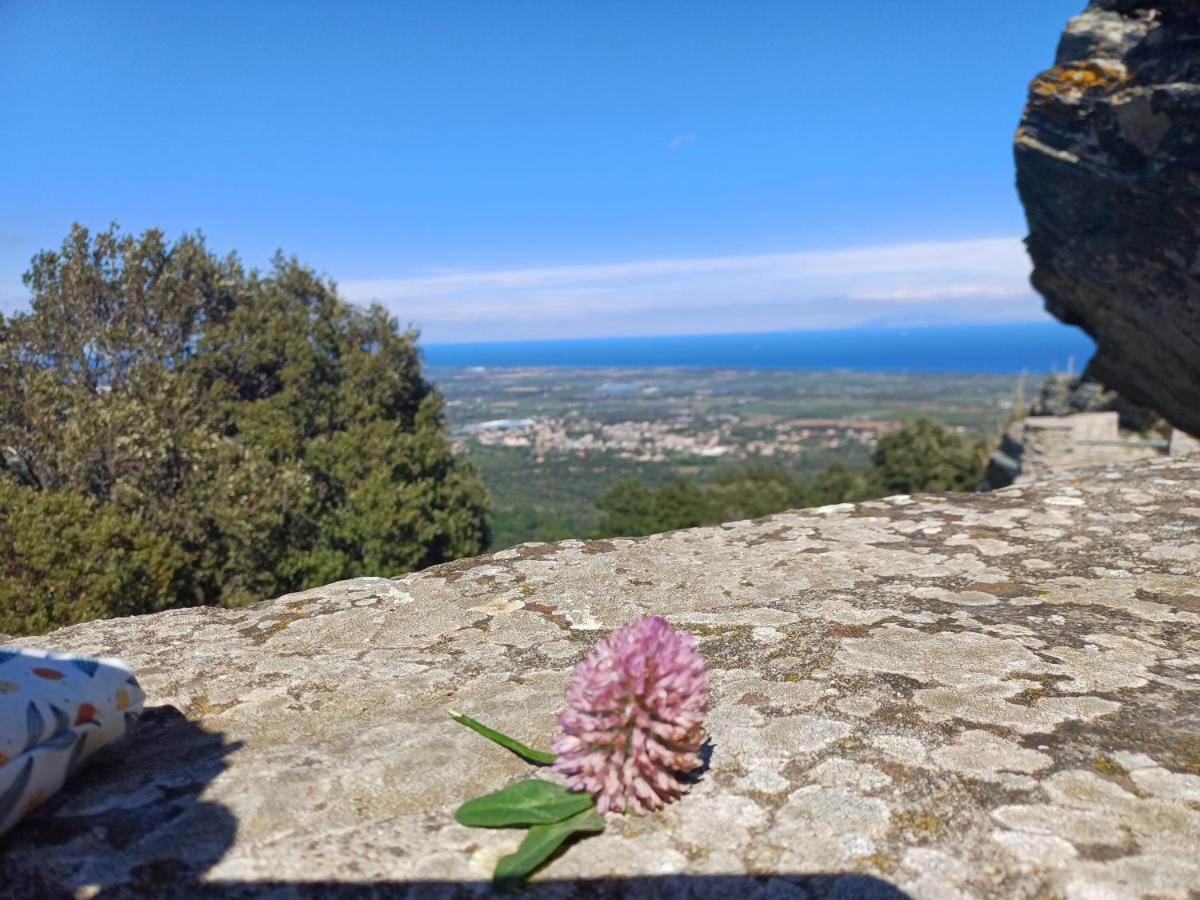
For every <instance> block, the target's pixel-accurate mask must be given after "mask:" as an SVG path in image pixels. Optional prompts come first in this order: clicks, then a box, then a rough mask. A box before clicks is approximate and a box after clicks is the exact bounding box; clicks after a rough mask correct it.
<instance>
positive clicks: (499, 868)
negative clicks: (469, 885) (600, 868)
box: [492, 797, 604, 890]
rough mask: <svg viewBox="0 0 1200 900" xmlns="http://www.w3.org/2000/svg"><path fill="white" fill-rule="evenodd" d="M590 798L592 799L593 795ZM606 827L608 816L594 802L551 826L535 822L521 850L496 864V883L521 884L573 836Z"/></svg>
mask: <svg viewBox="0 0 1200 900" xmlns="http://www.w3.org/2000/svg"><path fill="white" fill-rule="evenodd" d="M588 799H589V801H590V800H591V798H590V797H589V798H588ZM603 830H604V818H603V817H602V816H601V815H600V813H598V812H597V811H596V807H595V806H592V805H591V804H590V803H589V806H588V808H587V809H585V810H584V811H583V812H579V813H576V814H575V815H573V816H571V817H570V818H569V819H563V820H562V821H561V822H553V823H551V824H549V825H534V826H533V827H532V828H530V829H529V834H527V835H525V840H523V841H521V846H520V847H518V848H517V851H516V852H515V853H510V854H508V856H503V857H501V858H500V862H498V863H496V871H495V872H494V873H493V874H492V883H493V884H494V885H495V886H496V887H498V888H501V889H503V890H510V889H512V888H515V887H519V886H520V884H521V882H523V881H524V880H525V879H526V878H528V877H529V876H530V875H531V874H532V873H533V871H534V869H536V868H537V867H538V866H540V865H541V864H542V863H544V862H545V861H546V860H547V859H549V858H550V855H551V854H552V853H554V851H555V850H557V849H558V848H559V847H561V846H562V843H563V841H565V840H566V839H567V838H569V837H570V836H571V835H573V834H577V833H579V832H591V833H594V832H597V831H603Z"/></svg>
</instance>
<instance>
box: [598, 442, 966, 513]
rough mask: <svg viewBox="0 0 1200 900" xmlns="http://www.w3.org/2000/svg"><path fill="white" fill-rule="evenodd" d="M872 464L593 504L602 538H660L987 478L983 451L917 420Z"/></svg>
mask: <svg viewBox="0 0 1200 900" xmlns="http://www.w3.org/2000/svg"><path fill="white" fill-rule="evenodd" d="M871 459H872V463H873V466H872V467H871V468H870V469H865V468H856V467H854V466H851V465H849V464H848V463H845V462H842V461H837V462H833V463H830V464H829V465H828V466H827V467H826V468H825V469H824V470H823V471H822V472H820V473H819V474H818V475H816V476H814V477H813V478H807V479H806V478H798V477H796V476H795V475H793V474H791V473H790V472H787V471H785V470H783V469H780V468H775V467H770V466H751V467H748V468H745V469H740V470H734V471H730V472H725V473H722V474H721V475H718V476H717V477H716V478H715V479H713V481H712V482H710V483H708V484H702V485H696V484H692V483H690V482H684V481H676V482H668V483H666V484H663V485H657V486H655V485H647V484H643V483H641V482H638V481H625V482H622V483H621V484H618V485H616V486H615V487H613V488H612V489H610V490H609V491H608V492H607V493H605V494H604V495H602V496H601V497H600V498H599V499H598V500H597V501H596V506H597V507H598V508H599V509H601V510H602V511H604V512H605V513H606V515H605V517H604V519H603V520H602V521H601V523H600V526H599V528H598V531H597V536H599V537H611V536H616V535H626V536H634V535H643V534H656V533H658V532H661V531H670V530H673V529H676V528H690V527H693V526H696V525H711V524H716V523H718V522H731V521H736V520H739V519H754V518H758V517H759V516H766V515H770V514H772V513H777V512H782V511H784V510H788V509H804V508H807V507H813V506H825V505H827V504H831V503H846V502H853V501H858V500H869V499H872V498H874V497H885V496H887V495H889V494H898V493H905V494H911V493H917V492H921V491H970V490H975V489H976V488H977V487H978V486H979V483H980V481H981V479H982V477H983V466H984V461H985V451H984V446H983V445H982V443H973V442H972V441H970V440H969V439H968V438H965V437H963V436H962V435H960V434H958V433H956V432H954V431H951V430H950V429H948V428H946V426H944V425H942V424H940V423H938V422H934V421H932V420H930V419H917V420H916V421H914V422H909V423H908V424H906V425H904V426H903V427H901V428H899V429H897V430H896V431H893V432H889V433H888V434H885V435H883V436H882V437H881V438H880V439H879V443H878V444H877V445H876V448H875V451H874V453H873V454H872V457H871Z"/></svg>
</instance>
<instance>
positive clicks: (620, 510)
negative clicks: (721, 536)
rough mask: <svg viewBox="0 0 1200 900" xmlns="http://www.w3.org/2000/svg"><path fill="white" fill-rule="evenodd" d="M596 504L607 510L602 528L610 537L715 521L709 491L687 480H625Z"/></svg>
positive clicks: (600, 527) (604, 533) (686, 526)
mask: <svg viewBox="0 0 1200 900" xmlns="http://www.w3.org/2000/svg"><path fill="white" fill-rule="evenodd" d="M596 507H597V508H598V509H600V510H601V511H602V512H603V513H604V518H603V519H602V520H601V522H600V525H599V527H598V532H599V534H600V535H603V536H606V537H616V536H637V535H643V534H658V533H660V532H663V531H674V530H675V529H677V528H693V527H695V526H696V525H703V524H705V523H707V522H711V521H713V520H714V514H715V509H714V506H713V504H712V502H711V500H710V499H709V497H708V495H707V494H706V493H705V492H704V491H703V490H701V489H700V488H698V487H696V486H695V485H693V484H690V483H689V482H686V481H668V482H667V483H666V484H661V485H647V484H643V483H642V482H640V481H634V480H629V481H622V482H619V483H618V484H616V485H614V486H613V487H612V488H610V489H609V490H608V491H606V492H605V493H604V494H603V495H602V496H601V497H600V498H599V499H598V500H596Z"/></svg>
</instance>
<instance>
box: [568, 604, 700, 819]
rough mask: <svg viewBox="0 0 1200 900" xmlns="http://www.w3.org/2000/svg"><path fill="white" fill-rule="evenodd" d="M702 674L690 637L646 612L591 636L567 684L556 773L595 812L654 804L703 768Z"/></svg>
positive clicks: (658, 804)
mask: <svg viewBox="0 0 1200 900" xmlns="http://www.w3.org/2000/svg"><path fill="white" fill-rule="evenodd" d="M707 699H708V673H707V672H706V671H704V660H703V659H702V658H701V657H700V654H699V653H698V652H696V645H695V643H694V641H693V640H692V636H691V635H690V634H686V633H685V634H681V633H679V632H677V631H675V630H674V629H673V628H672V627H671V626H670V624H668V622H667V620H666V619H663V618H660V617H659V616H643V617H642V618H639V619H634V620H633V621H632V622H630V623H629V624H628V625H626V626H625V627H624V628H621V629H619V630H617V631H614V632H613V633H612V634H610V635H609V636H608V637H606V638H602V639H601V640H599V641H598V642H597V643H596V646H595V647H593V648H592V649H591V651H590V652H589V653H588V655H587V656H585V657H584V658H583V659H582V660H581V661H580V663H579V665H577V666H576V667H575V672H574V673H573V674H572V675H571V680H570V682H569V683H568V684H567V703H568V704H569V708H568V709H567V710H566V711H565V712H563V713H562V714H561V715H560V716H559V717H558V726H559V728H561V729H562V732H563V733H562V734H561V735H559V736H558V737H556V738H555V739H554V741H553V742H552V743H551V747H552V749H553V750H554V752H555V753H556V754H557V755H558V759H557V760H556V761H555V763H554V771H555V772H558V773H559V774H560V775H563V776H565V777H566V780H567V785H568V786H569V787H571V788H573V789H575V790H582V791H587V792H588V793H589V794H591V795H592V796H593V797H594V798H595V799H596V806H597V808H598V809H599V810H600V812H607V811H608V810H610V809H612V810H618V811H619V810H632V811H633V812H636V813H638V814H641V813H644V812H646V811H648V810H656V809H661V808H662V807H663V806H664V805H665V804H667V803H669V802H670V801H672V800H675V799H676V798H678V797H679V796H680V795H681V794H683V793H684V792H685V791H687V789H688V785H687V783H686V782H684V781H683V780H681V777H680V776H682V775H686V774H687V773H688V772H691V771H692V770H694V769H696V768H698V767H699V766H700V763H701V761H700V745H701V743H702V742H703V740H704V731H703V722H704V708H705V703H706V702H707Z"/></svg>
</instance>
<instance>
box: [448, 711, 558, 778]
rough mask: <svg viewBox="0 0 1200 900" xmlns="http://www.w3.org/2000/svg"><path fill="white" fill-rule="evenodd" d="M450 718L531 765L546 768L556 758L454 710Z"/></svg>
mask: <svg viewBox="0 0 1200 900" xmlns="http://www.w3.org/2000/svg"><path fill="white" fill-rule="evenodd" d="M450 718H452V719H453V720H454V721H455V722H458V723H459V724H460V725H466V726H467V727H468V728H470V729H471V730H472V731H474V732H477V733H478V734H482V735H483V736H484V737H485V738H487V739H488V740H489V741H495V742H496V743H497V744H499V745H500V746H501V747H503V748H505V749H506V750H511V751H512V752H513V753H515V754H517V756H520V757H521V758H522V759H526V760H528V761H529V762H531V763H534V764H535V765H539V766H548V765H550V764H551V763H552V762H554V760H555V759H556V758H557V757H555V755H554V754H553V753H546V752H545V751H543V750H534V749H533V748H532V747H527V746H525V745H524V744H522V743H521V742H520V741H517V740H514V739H513V738H510V737H509V736H508V735H506V734H501V733H500V732H499V731H496V730H495V729H493V728H488V727H487V726H486V725H484V724H483V723H482V722H477V721H475V720H474V719H472V718H471V717H470V716H465V715H463V714H462V713H460V712H459V711H458V710H456V709H452V710H450Z"/></svg>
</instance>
